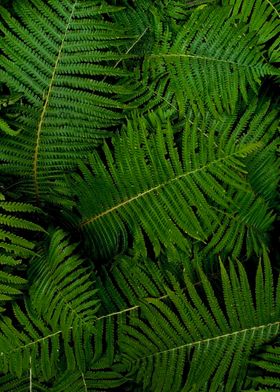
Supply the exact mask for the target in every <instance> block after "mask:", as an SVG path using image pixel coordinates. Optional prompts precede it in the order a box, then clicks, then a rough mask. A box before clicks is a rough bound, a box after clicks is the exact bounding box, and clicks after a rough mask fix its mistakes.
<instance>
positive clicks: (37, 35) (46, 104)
mask: <svg viewBox="0 0 280 392" xmlns="http://www.w3.org/2000/svg"><path fill="white" fill-rule="evenodd" d="M115 11H118V8H117V7H111V6H109V5H102V3H100V4H98V3H96V5H94V4H92V5H90V4H87V2H79V1H76V0H74V1H69V0H65V1H62V2H60V3H57V1H50V2H48V3H46V2H43V1H36V2H35V3H32V2H30V1H27V0H25V1H15V2H14V12H13V14H10V13H9V12H8V11H7V10H6V9H5V8H2V9H1V20H2V21H1V33H2V36H1V49H2V51H3V54H2V58H1V69H2V74H3V80H4V81H5V82H6V83H7V84H8V85H9V86H11V87H12V88H13V89H15V90H16V91H20V92H22V94H23V95H24V97H25V101H26V103H25V105H24V107H22V108H21V121H22V123H23V125H24V131H23V132H22V134H21V135H19V137H18V139H17V141H16V142H15V141H14V140H13V139H10V138H6V139H2V148H1V156H0V158H1V159H2V160H4V162H5V164H4V165H2V170H3V171H5V172H7V171H8V172H9V173H13V174H20V175H21V176H23V177H26V183H25V184H24V187H25V191H26V192H27V191H28V193H30V194H31V195H33V196H34V195H35V196H36V198H37V199H39V198H40V196H41V193H42V196H43V195H44V192H47V191H48V183H49V182H51V180H53V179H54V178H57V176H59V175H61V174H62V172H63V170H67V169H69V168H71V167H73V165H74V164H75V161H76V160H77V159H79V158H84V157H85V156H86V155H87V153H88V152H89V151H92V150H93V148H94V146H96V144H97V143H98V141H99V140H100V138H102V137H105V136H106V135H107V136H108V135H110V132H109V129H110V127H112V126H113V125H115V124H117V123H118V122H119V121H120V119H121V118H122V113H121V111H122V109H123V108H124V105H123V104H121V103H119V102H118V100H117V99H115V98H114V96H115V95H116V94H122V93H125V92H124V91H123V89H122V87H121V86H117V85H116V83H114V84H113V83H110V82H109V81H108V79H107V80H105V79H104V77H105V78H106V77H107V78H108V77H110V78H111V79H112V78H113V79H115V78H119V77H121V76H124V75H126V76H127V75H128V72H127V71H125V70H122V69H119V68H116V67H114V66H113V65H114V62H115V61H116V60H118V58H119V55H118V53H117V51H116V49H117V48H118V47H122V45H123V43H124V42H125V40H126V37H125V35H124V33H123V31H122V30H120V29H118V28H117V27H116V26H115V25H114V24H113V23H112V22H110V21H102V20H100V19H98V17H100V15H102V14H106V13H112V12H115ZM34 21H36V23H34ZM46 37H48V39H47V40H46ZM19 145H21V146H22V148H21V150H20V151H19V150H18V146H19ZM30 197H31V196H30Z"/></svg>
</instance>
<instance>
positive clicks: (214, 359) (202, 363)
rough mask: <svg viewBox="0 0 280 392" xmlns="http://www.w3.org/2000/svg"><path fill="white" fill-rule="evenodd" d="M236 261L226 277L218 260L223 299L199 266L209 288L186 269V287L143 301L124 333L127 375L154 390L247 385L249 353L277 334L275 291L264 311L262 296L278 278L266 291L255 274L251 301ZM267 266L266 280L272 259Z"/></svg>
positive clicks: (279, 325)
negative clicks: (193, 280) (196, 283)
mask: <svg viewBox="0 0 280 392" xmlns="http://www.w3.org/2000/svg"><path fill="white" fill-rule="evenodd" d="M237 267H238V269H237V268H236V266H234V265H233V264H231V272H230V275H231V276H230V278H229V275H228V273H227V272H226V270H225V268H224V266H223V265H222V264H221V278H222V283H223V299H221V298H220V299H219V297H215V294H214V291H213V288H212V287H211V285H210V283H209V282H208V280H207V278H206V277H205V275H204V274H203V272H202V271H200V275H201V277H202V286H203V288H204V293H202V292H199V291H198V290H197V289H196V288H195V286H194V285H193V284H192V283H191V282H190V280H189V279H188V277H187V276H185V284H186V293H184V292H183V291H182V290H181V289H180V288H179V287H176V289H175V288H174V291H173V290H169V289H168V299H167V300H166V301H157V300H149V301H148V302H149V303H148V304H146V305H145V304H143V306H141V317H140V319H139V318H136V317H132V318H131V320H130V325H126V326H124V327H123V333H122V334H121V341H120V347H121V351H122V362H123V364H125V366H126V370H127V372H128V373H127V376H128V377H129V378H133V379H134V380H135V381H136V382H141V383H142V385H143V389H144V390H153V391H166V392H167V391H170V390H171V389H172V390H173V391H186V392H187V391H192V390H196V391H200V390H201V391H204V390H211V391H219V390H221V389H220V388H222V386H223V385H224V390H226V391H237V390H241V389H242V386H243V385H244V380H245V377H246V369H247V368H248V364H249V357H250V355H251V353H252V352H256V351H257V350H258V349H259V348H260V347H261V345H262V344H263V343H264V342H266V341H267V340H271V339H273V338H274V337H275V336H277V335H278V334H279V328H280V321H279V320H280V313H279V307H278V308H277V306H276V308H275V305H276V302H274V301H275V300H274V299H273V303H271V306H272V307H273V308H275V309H276V311H275V312H272V313H270V312H269V311H267V312H266V313H265V314H263V316H260V312H262V311H261V304H260V301H262V302H263V303H267V302H269V303H270V301H271V298H274V289H273V286H270V287H268V286H266V291H265V290H263V289H262V286H261V284H260V282H259V280H257V283H256V292H257V296H258V297H259V298H260V299H259V300H258V301H257V302H256V303H255V304H254V303H253V301H252V298H253V293H252V291H251V288H250V286H249V285H248V281H247V278H246V274H245V271H244V268H243V266H242V265H241V264H239V263H237ZM260 268H261V269H262V268H263V267H260ZM238 271H239V272H238ZM263 274H264V280H266V281H269V279H270V278H269V277H270V276H271V266H270V263H269V261H268V260H267V261H266V262H265V264H264V271H263ZM259 276H260V269H259V270H258V272H257V279H259ZM205 296H206V300H207V302H208V304H207V302H206V300H205ZM169 300H170V302H169ZM213 301H214V302H213ZM248 312H249V313H248ZM250 314H251V317H248V316H249V315H250ZM144 320H145V321H144Z"/></svg>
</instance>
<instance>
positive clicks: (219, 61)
mask: <svg viewBox="0 0 280 392" xmlns="http://www.w3.org/2000/svg"><path fill="white" fill-rule="evenodd" d="M157 57H159V58H164V57H179V58H182V57H183V58H191V59H197V60H206V61H216V62H218V63H226V64H232V65H235V66H238V67H245V68H261V67H263V64H259V63H257V64H256V65H251V64H242V63H238V62H236V61H232V60H224V59H218V58H216V57H208V56H200V55H193V54H185V53H159V54H151V55H149V56H146V58H157ZM265 65H269V63H266V64H265Z"/></svg>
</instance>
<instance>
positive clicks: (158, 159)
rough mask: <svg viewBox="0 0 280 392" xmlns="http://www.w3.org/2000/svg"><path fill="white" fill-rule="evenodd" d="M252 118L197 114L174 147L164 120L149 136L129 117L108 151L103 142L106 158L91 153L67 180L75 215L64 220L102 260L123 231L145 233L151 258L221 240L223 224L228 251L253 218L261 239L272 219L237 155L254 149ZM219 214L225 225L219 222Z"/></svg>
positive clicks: (121, 240)
mask: <svg viewBox="0 0 280 392" xmlns="http://www.w3.org/2000/svg"><path fill="white" fill-rule="evenodd" d="M154 117H155V116H154ZM251 117H252V113H250V112H249V113H247V112H246V114H244V117H243V118H242V119H241V120H240V123H239V124H236V123H235V118H234V117H232V118H231V117H225V118H224V121H223V122H217V121H216V120H214V119H213V118H211V117H210V118H209V117H208V118H207V120H205V119H204V118H202V117H200V118H199V117H196V118H195V119H194V122H193V124H189V123H188V122H187V123H186V125H185V128H186V129H185V130H184V132H183V136H182V142H181V145H182V146H181V147H180V143H178V144H179V145H178V147H177V146H176V144H175V140H174V136H173V133H172V128H171V126H170V125H168V124H167V126H166V127H165V126H164V127H163V128H161V124H160V122H159V121H153V122H152V127H153V128H155V127H156V128H157V129H156V130H155V132H156V133H149V132H148V130H149V128H150V125H149V124H148V123H147V121H146V120H145V119H143V118H135V119H134V120H133V121H131V122H129V123H128V126H127V128H126V130H125V131H124V132H122V134H121V135H120V136H119V137H118V138H116V139H115V140H114V154H113V153H112V152H111V151H110V150H109V147H108V145H106V144H105V146H104V149H103V151H104V155H105V157H106V162H104V161H102V159H101V157H100V156H99V155H98V154H95V155H92V156H91V158H90V167H89V168H88V167H87V166H86V165H84V164H81V165H80V170H81V175H75V176H73V180H72V181H71V182H70V189H73V190H74V191H73V196H72V197H71V199H73V198H74V200H76V197H77V200H78V202H77V209H78V211H79V216H77V217H75V215H74V214H73V213H72V212H71V214H67V218H68V219H69V221H70V222H72V224H73V225H75V226H76V227H79V228H80V230H81V231H82V233H83V235H84V237H85V239H86V241H87V244H88V246H89V247H90V248H91V249H92V250H93V251H94V254H95V255H96V257H98V256H101V257H102V258H106V257H108V256H109V257H110V256H111V255H112V254H113V253H114V252H117V251H118V250H120V251H121V250H123V249H126V248H127V244H128V241H129V237H128V233H130V234H131V236H132V237H133V236H135V235H138V234H139V232H143V233H145V234H147V237H148V238H149V241H150V242H151V244H152V246H153V250H154V253H155V254H156V255H158V254H159V253H160V251H161V248H162V245H163V248H167V247H172V246H177V247H179V248H180V249H183V250H188V249H189V250H190V248H191V244H192V242H193V240H198V241H200V242H201V244H203V243H204V242H206V241H207V240H208V239H209V238H211V236H213V238H214V240H213V241H215V238H218V240H220V239H221V235H222V236H226V235H227V233H226V228H227V225H228V224H229V225H232V228H230V230H231V233H229V234H228V235H229V236H231V237H232V236H233V235H235V237H234V238H233V241H232V243H231V245H230V246H228V248H227V251H230V250H232V249H233V248H232V247H234V246H235V245H234V242H236V238H237V237H236V235H238V232H239V230H240V225H241V226H243V227H242V232H243V234H244V235H243V236H242V241H243V239H245V238H246V236H247V235H248V234H249V236H250V233H249V232H247V228H246V225H247V224H248V226H250V227H251V223H252V222H254V224H255V225H256V228H257V230H256V236H257V237H258V238H259V240H258V243H261V242H262V234H260V233H263V232H264V231H266V230H267V228H268V227H269V225H270V223H271V220H272V219H273V218H272V216H270V215H269V213H268V215H267V213H266V212H265V211H267V207H265V203H263V202H262V201H259V202H258V201H257V200H255V198H254V195H253V196H252V194H251V193H250V191H251V187H250V185H249V183H248V182H247V181H246V176H245V174H246V168H245V167H244V164H243V161H242V158H244V157H245V156H247V155H249V154H250V153H253V152H254V151H256V149H258V148H260V144H259V142H260V141H261V139H262V136H261V135H262V132H263V130H258V131H256V132H255V133H253V132H252V129H253V124H254V117H252V118H251ZM250 120H251V125H252V128H251V129H250V133H249V134H244V127H246V126H247V123H246V122H245V121H247V122H248V121H249V122H250ZM220 129H224V131H223V132H220ZM228 135H231V136H229V138H228ZM236 138H237V139H239V143H236ZM245 141H246V142H245ZM255 142H256V143H255ZM250 194H251V196H250ZM243 198H244V202H242V201H241V199H243ZM240 203H241V204H240ZM253 203H256V206H257V205H262V206H263V207H264V210H262V211H256V212H252V216H251V217H248V219H247V218H245V215H244V214H245V213H244V211H242V206H243V207H244V206H245V207H246V210H245V211H248V212H250V208H251V206H252V204H253ZM239 205H240V206H239ZM256 210H257V208H256ZM256 213H257V214H259V216H258V215H256ZM242 214H243V216H242ZM241 216H242V217H241ZM264 217H265V220H264ZM244 218H245V219H244ZM225 219H226V220H227V222H229V223H228V224H227V225H226V226H222V225H223V222H224V220H225ZM246 219H247V223H246ZM251 219H252V221H251V222H250V220H251ZM221 222H222V223H221ZM234 222H236V225H234ZM253 230H254V228H253ZM234 233H235V234H234ZM245 233H246V235H245ZM216 235H217V236H218V237H215V236H216ZM225 241H228V240H225ZM242 241H241V242H242ZM239 242H240V241H239ZM257 247H258V245H256V248H257ZM239 248H240V247H239ZM253 248H254V247H253ZM237 253H238V252H237Z"/></svg>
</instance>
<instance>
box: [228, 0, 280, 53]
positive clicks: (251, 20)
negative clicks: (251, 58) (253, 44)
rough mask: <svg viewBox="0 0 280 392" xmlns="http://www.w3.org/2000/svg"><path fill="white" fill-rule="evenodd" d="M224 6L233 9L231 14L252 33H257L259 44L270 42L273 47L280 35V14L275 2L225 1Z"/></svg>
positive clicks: (253, 0) (251, 0) (260, 0)
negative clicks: (242, 22)
mask: <svg viewBox="0 0 280 392" xmlns="http://www.w3.org/2000/svg"><path fill="white" fill-rule="evenodd" d="M223 4H224V5H230V6H231V7H232V9H231V11H230V13H231V14H232V15H234V16H235V17H238V18H240V19H241V20H242V21H244V22H245V23H246V24H247V25H248V27H249V30H250V31H256V32H257V34H258V36H259V42H260V43H265V42H267V41H270V40H271V41H270V43H271V45H272V44H273V42H274V41H275V38H277V36H279V33H280V24H279V21H280V12H279V10H277V7H276V6H275V5H274V4H273V0H272V1H270V0H265V1H263V0H247V1H246V2H242V1H239V0H223Z"/></svg>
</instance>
